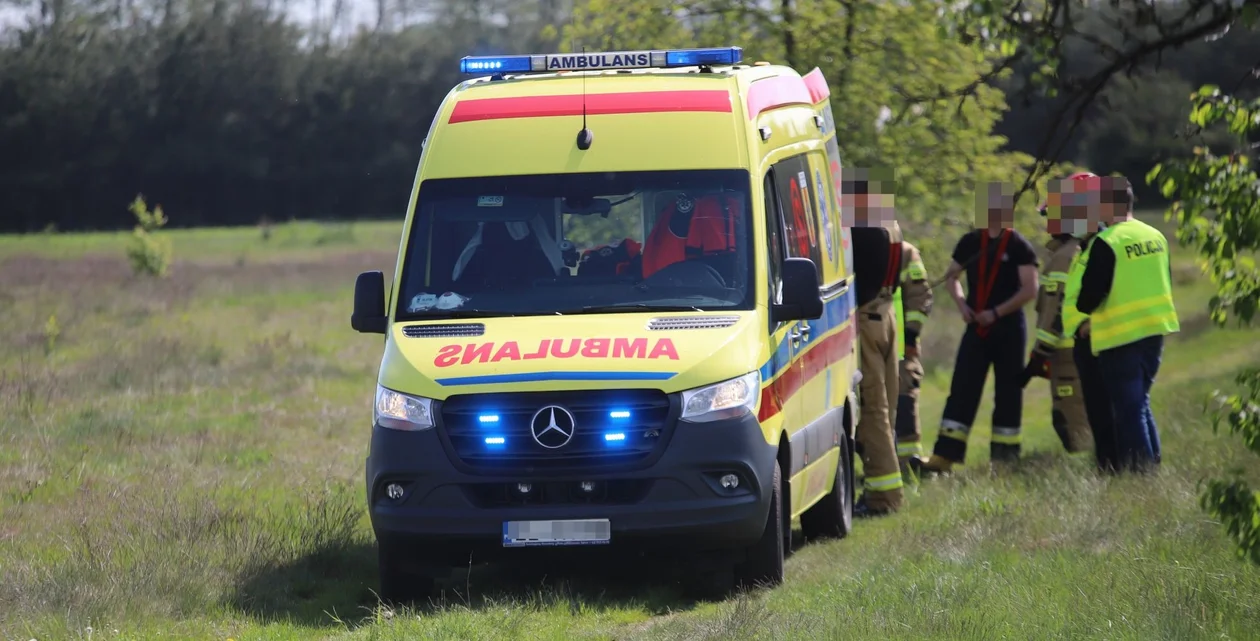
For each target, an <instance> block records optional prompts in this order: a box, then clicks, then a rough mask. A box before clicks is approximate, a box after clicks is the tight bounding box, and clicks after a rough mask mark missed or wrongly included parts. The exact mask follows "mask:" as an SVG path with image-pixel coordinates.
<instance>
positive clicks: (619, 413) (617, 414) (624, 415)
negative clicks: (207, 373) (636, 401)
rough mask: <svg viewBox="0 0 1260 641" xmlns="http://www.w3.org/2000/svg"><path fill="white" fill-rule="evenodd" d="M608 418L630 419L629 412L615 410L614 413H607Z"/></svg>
mask: <svg viewBox="0 0 1260 641" xmlns="http://www.w3.org/2000/svg"><path fill="white" fill-rule="evenodd" d="M608 417H609V418H630V412H627V411H626V410H617V411H615V412H609V413H608Z"/></svg>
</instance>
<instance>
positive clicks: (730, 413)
mask: <svg viewBox="0 0 1260 641" xmlns="http://www.w3.org/2000/svg"><path fill="white" fill-rule="evenodd" d="M760 395H761V372H749V373H747V374H744V375H743V376H740V377H739V378H732V379H731V380H729V381H724V382H721V383H717V384H716V385H709V386H708V387H700V388H696V389H693V390H687V391H685V392H683V393H682V405H683V411H682V420H684V421H689V422H691V423H707V422H709V421H717V420H721V419H724V418H736V417H739V416H743V415H744V414H746V413H748V412H751V411H753V408H755V407H757V398H758V397H759V396H760Z"/></svg>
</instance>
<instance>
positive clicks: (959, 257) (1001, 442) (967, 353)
mask: <svg viewBox="0 0 1260 641" xmlns="http://www.w3.org/2000/svg"><path fill="white" fill-rule="evenodd" d="M986 196H987V198H985V202H984V203H983V204H981V205H980V207H981V209H982V210H983V213H981V214H980V216H981V218H979V219H978V220H977V223H978V225H977V226H978V227H979V229H977V230H975V231H972V232H970V233H967V234H965V235H964V236H963V237H962V238H961V239H959V241H958V244H957V245H956V246H955V247H954V253H953V260H952V261H951V263H950V265H949V269H948V270H947V271H946V273H945V278H946V282H947V284H948V286H949V292H950V295H951V296H952V297H953V299H954V303H955V304H956V305H957V306H958V312H959V313H960V314H961V315H962V317H963V321H964V322H965V323H967V328H966V330H965V331H964V333H963V337H962V341H961V342H960V343H959V345H958V356H957V359H956V360H955V362H954V375H953V379H952V380H951V381H950V388H949V398H948V399H946V401H945V411H944V412H943V414H942V416H941V431H940V434H939V436H937V439H936V445H935V447H933V452H932V456H931V458H929V459H928V460H927V461H926V462H925V463H923V464H921V465H916V464H915V463H914V462H913V461H911V465H912V466H915V467H920V468H921V470H916V471H923V472H928V473H940V472H948V471H950V470H951V469H952V467H953V465H954V464H956V463H961V462H962V461H963V460H965V458H966V454H967V437H968V436H969V435H970V433H971V426H972V423H973V422H974V421H975V418H976V412H977V410H978V409H979V407H980V395H981V394H982V393H983V392H984V383H985V379H987V378H988V376H989V368H990V367H992V368H993V376H994V385H993V392H994V399H993V416H992V428H993V429H992V432H993V435H992V438H991V444H990V450H989V452H990V458H991V459H992V460H993V461H999V462H1009V461H1014V460H1017V459H1018V458H1019V454H1020V422H1021V418H1022V416H1021V415H1022V413H1023V389H1022V388H1021V387H1020V381H1021V379H1022V378H1023V372H1024V365H1025V363H1024V349H1025V346H1026V339H1027V328H1026V325H1025V322H1024V305H1025V304H1027V303H1028V302H1029V301H1031V300H1032V299H1033V298H1034V297H1036V295H1037V267H1038V265H1039V263H1040V261H1038V259H1037V254H1036V252H1035V251H1034V250H1033V246H1032V244H1031V243H1029V242H1028V240H1027V239H1026V238H1024V236H1023V235H1022V234H1020V233H1019V232H1018V231H1016V230H1015V229H1013V228H1012V227H1013V226H1014V214H1015V211H1014V210H1015V203H1014V198H1013V197H1012V196H1011V195H1009V194H1007V193H1005V190H1004V189H1002V187H1001V186H1000V185H990V186H989V187H988V193H987V194H986ZM964 265H965V266H966V267H964ZM964 271H965V272H966V274H967V292H966V295H964V294H963V290H962V285H961V284H960V283H959V282H958V277H959V275H960V274H962V273H963V272H964Z"/></svg>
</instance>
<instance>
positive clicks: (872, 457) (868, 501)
mask: <svg viewBox="0 0 1260 641" xmlns="http://www.w3.org/2000/svg"><path fill="white" fill-rule="evenodd" d="M867 173H868V172H866V171H864V170H861V169H859V170H856V171H846V172H845V174H844V175H843V186H844V191H845V194H846V197H845V201H846V202H845V205H846V208H851V211H852V214H848V213H847V212H845V217H846V219H847V220H845V221H844V222H845V223H847V224H850V225H851V226H852V228H853V229H852V240H853V267H854V270H853V271H854V280H855V284H854V287H855V289H856V294H857V304H858V313H857V318H858V334H859V335H860V337H861V340H860V348H859V349H858V353H859V355H860V359H861V364H860V367H861V371H862V380H861V382H860V383H859V391H860V393H861V397H862V398H861V401H862V412H861V417H860V418H859V419H858V426H857V443H858V449H859V451H860V452H861V454H862V467H863V470H864V471H865V476H866V478H865V482H864V486H865V491H864V492H863V494H862V498H861V499H860V500H859V501H858V502H857V504H856V505H854V508H853V515H854V516H856V517H871V516H881V515H885V514H889V513H891V512H895V511H896V510H898V509H900V508H901V502H902V487H903V482H902V477H901V469H900V468H899V466H898V464H897V448H896V445H895V444H894V438H893V423H892V421H893V418H892V413H893V408H892V407H890V399H893V398H895V397H896V394H897V385H898V382H897V378H898V376H897V351H896V350H897V326H896V322H895V320H894V318H893V314H894V310H893V296H894V293H895V292H896V290H897V288H898V287H897V286H898V283H897V280H898V278H897V275H899V274H900V273H901V230H900V228H899V227H898V226H897V223H896V221H895V220H893V213H892V212H893V210H892V203H891V191H892V190H891V189H885V186H886V185H884V184H883V183H881V182H878V181H876V180H872V179H869V178H868V176H867ZM887 186H889V187H890V186H891V185H887Z"/></svg>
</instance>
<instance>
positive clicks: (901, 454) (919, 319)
mask: <svg viewBox="0 0 1260 641" xmlns="http://www.w3.org/2000/svg"><path fill="white" fill-rule="evenodd" d="M901 264H902V270H901V278H900V285H901V287H900V288H898V289H897V291H896V293H895V294H894V304H895V306H896V310H897V319H898V320H899V321H900V328H899V329H900V330H901V331H899V332H898V333H897V357H898V359H900V367H899V369H898V377H897V378H898V380H899V384H898V394H897V405H896V407H897V412H896V419H895V420H894V426H895V427H894V431H895V432H896V435H897V458H898V459H899V462H900V466H901V472H902V474H905V473H906V471H907V470H908V466H909V464H910V459H911V458H915V459H918V458H919V457H920V456H922V454H923V445H922V443H921V442H920V440H921V439H922V432H921V431H920V429H919V386H920V385H922V383H923V363H922V362H920V361H919V334H920V333H921V332H922V331H923V324H924V323H926V322H927V318H928V315H929V314H931V313H932V300H933V299H932V287H931V286H930V285H929V284H928V280H927V269H925V268H924V267H923V258H922V257H920V256H919V249H918V248H917V247H915V246H914V245H911V244H910V243H908V242H906V241H904V240H903V241H901Z"/></svg>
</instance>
